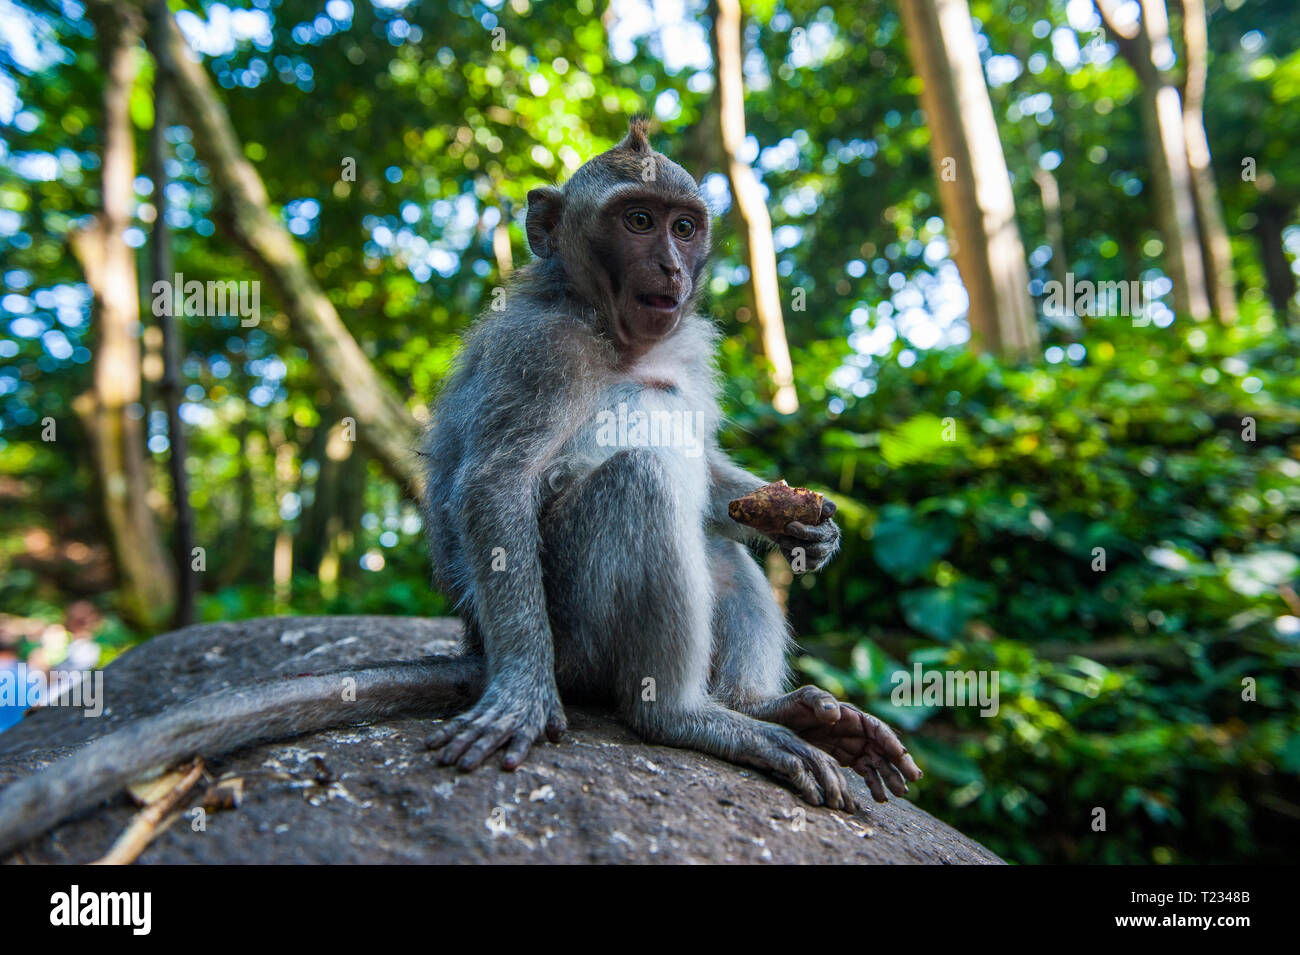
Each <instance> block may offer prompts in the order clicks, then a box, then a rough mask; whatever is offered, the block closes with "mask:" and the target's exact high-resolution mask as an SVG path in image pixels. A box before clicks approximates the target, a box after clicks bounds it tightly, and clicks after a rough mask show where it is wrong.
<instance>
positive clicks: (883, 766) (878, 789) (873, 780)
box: [853, 753, 908, 802]
mask: <svg viewBox="0 0 1300 955" xmlns="http://www.w3.org/2000/svg"><path fill="white" fill-rule="evenodd" d="M853 769H854V771H855V772H856V773H857V774H858V775H859V776H861V777H862V778H863V779H865V780H866V782H867V788H868V789H870V790H871V795H872V797H873V798H874V799H875V800H876V802H885V791H884V789H883V788H882V786H881V784H882V782H883V784H884V785H885V786H888V787H889V791H890V792H891V793H893V794H894V795H895V796H906V795H907V793H908V789H907V782H906V780H904V779H903V774H902V773H901V772H899V770H898V767H897V766H895V765H893V764H892V763H890V762H889V761H888V760H886V759H885V758H884V757H883V756H881V755H880V754H879V753H867V754H866V755H864V756H863V757H862V758H861V759H859V760H858V761H857V763H855V764H854V766H853Z"/></svg>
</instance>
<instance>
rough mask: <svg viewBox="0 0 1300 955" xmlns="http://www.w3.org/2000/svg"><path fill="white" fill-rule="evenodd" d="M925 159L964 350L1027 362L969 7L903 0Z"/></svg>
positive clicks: (1011, 203) (1005, 194)
mask: <svg viewBox="0 0 1300 955" xmlns="http://www.w3.org/2000/svg"><path fill="white" fill-rule="evenodd" d="M901 8H902V13H903V23H904V27H905V29H906V31H907V34H908V40H909V44H910V46H911V49H912V60H913V62H914V63H915V65H916V71H917V74H918V75H919V76H920V77H921V80H922V82H923V84H924V85H923V87H922V90H921V105H922V107H923V108H924V109H925V113H926V121H927V123H928V125H929V127H930V156H931V159H932V160H933V162H934V166H935V170H936V172H937V174H938V181H939V196H940V199H941V200H942V203H943V209H944V217H945V219H946V220H947V224H948V234H949V238H950V241H951V243H952V247H953V258H954V259H956V261H957V268H958V270H959V271H960V272H961V277H962V282H963V284H964V285H965V286H966V294H967V295H968V296H969V298H970V310H969V321H970V327H971V344H972V346H973V347H975V348H977V349H980V350H982V351H990V352H999V353H1006V354H1011V355H1031V354H1036V353H1037V351H1038V327H1037V323H1036V321H1035V316H1034V309H1033V302H1032V301H1031V299H1030V297H1029V270H1028V266H1027V265H1026V263H1025V249H1024V245H1023V244H1022V242H1021V240H1020V230H1019V229H1018V228H1017V226H1016V218H1015V200H1014V198H1013V197H1012V194H1011V177H1010V175H1009V174H1008V172H1007V164H1006V159H1005V157H1004V156H1003V153H1002V143H1001V141H1000V140H999V138H998V127H997V121H996V120H995V119H994V117H993V105H992V103H991V102H990V101H989V93H988V87H987V86H986V85H985V83H984V70H983V68H982V67H981V66H980V59H979V51H978V50H977V48H976V46H975V31H974V29H973V28H972V26H971V14H970V8H969V6H968V5H967V3H966V0H902V3H901Z"/></svg>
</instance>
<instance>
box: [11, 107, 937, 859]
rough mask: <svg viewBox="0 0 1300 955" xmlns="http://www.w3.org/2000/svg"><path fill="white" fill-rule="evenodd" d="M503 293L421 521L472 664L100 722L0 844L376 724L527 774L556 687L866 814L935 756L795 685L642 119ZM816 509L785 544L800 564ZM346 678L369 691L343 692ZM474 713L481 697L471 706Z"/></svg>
mask: <svg viewBox="0 0 1300 955" xmlns="http://www.w3.org/2000/svg"><path fill="white" fill-rule="evenodd" d="M527 235H528V243H529V246H530V247H531V248H532V251H533V252H534V254H535V256H536V259H535V261H533V262H532V263H530V264H529V265H528V266H526V267H525V268H523V269H521V270H520V271H519V272H518V273H517V275H516V276H515V277H514V279H513V280H512V282H511V284H510V286H509V288H508V290H507V294H506V296H505V302H504V308H501V309H500V310H492V309H489V310H488V311H486V312H485V313H484V315H483V317H482V318H481V319H480V320H479V322H478V323H477V325H476V326H475V327H474V329H473V330H472V331H471V333H470V334H469V336H468V339H467V342H466V344H465V347H464V349H463V351H462V353H461V356H460V360H459V364H458V366H457V368H456V370H455V371H454V373H453V374H452V375H451V377H450V380H449V381H448V382H447V383H446V386H445V387H444V389H443V391H442V394H441V396H440V398H439V400H438V402H437V406H436V409H435V412H434V425H433V427H432V430H431V433H430V435H429V440H428V443H427V448H426V452H425V453H426V457H427V461H428V476H429V480H428V491H427V495H426V500H425V518H426V520H425V524H426V528H427V532H428V537H429V543H430V549H431V552H432V557H433V565H434V571H435V576H436V578H437V580H438V581H439V583H440V584H441V586H442V587H443V588H444V589H445V591H446V592H447V593H448V594H450V595H451V596H452V597H453V598H454V599H455V600H456V601H457V603H458V608H459V611H460V613H461V614H462V616H463V617H464V620H465V625H466V626H465V634H466V636H465V641H464V647H463V650H462V652H461V653H460V654H458V655H456V656H452V657H431V658H427V659H424V660H419V661H413V662H404V663H388V664H377V665H375V666H373V667H368V668H364V669H350V670H342V671H335V672H333V673H325V674H318V675H313V676H303V677H297V678H293V679H282V680H275V681H268V682H266V683H261V684H258V685H256V686H253V687H250V688H247V689H242V690H228V691H222V692H218V693H214V694H209V695H208V696H204V697H200V698H199V699H197V700H194V701H192V702H190V703H188V704H183V705H181V706H178V707H175V708H172V709H169V710H165V711H163V712H162V713H160V714H158V715H156V716H153V717H149V718H147V719H143V720H140V721H137V722H136V723H133V724H131V725H130V726H127V727H125V728H124V729H121V730H118V731H116V732H114V733H111V734H108V735H106V736H103V737H101V738H99V739H97V740H94V741H93V742H91V743H89V744H88V745H87V746H85V747H83V748H82V749H80V750H78V751H77V752H75V753H73V754H72V755H70V756H68V757H66V758H64V759H62V760H60V761H58V762H56V763H54V764H52V765H51V766H50V767H49V768H47V769H46V770H45V771H43V772H41V773H38V774H36V775H34V776H31V777H27V778H25V779H22V780H20V781H18V782H16V783H14V784H13V785H11V786H9V787H8V788H7V789H5V790H4V791H3V792H2V793H0V853H3V852H5V851H7V850H9V849H11V848H13V847H14V846H16V845H20V844H21V843H22V842H24V841H26V840H27V839H30V838H31V837H33V836H35V835H37V834H39V833H40V832H41V831H43V830H44V829H46V828H48V827H49V826H51V825H53V824H54V823H56V822H58V821H59V820H60V819H62V818H65V817H66V816H67V815H69V814H70V813H73V812H76V811H78V810H80V809H84V808H86V807H88V806H91V805H94V804H95V803H96V802H98V801H100V800H102V799H103V798H105V797H106V796H108V795H111V794H112V793H113V792H115V791H117V790H118V789H120V788H121V787H122V786H123V785H125V784H126V783H127V782H130V781H131V780H132V779H134V778H137V777H139V776H140V775H142V774H144V773H145V772H146V771H148V770H150V769H152V768H158V767H161V766H165V765H168V764H170V763H172V762H175V761H177V760H179V759H183V758H186V757H189V756H193V755H204V756H216V755H220V754H221V753H225V752H230V751H232V750H235V749H238V748H240V747H241V746H244V745H246V744H248V743H251V742H254V741H258V740H265V739H276V738H285V737H289V736H293V735H296V734H299V733H303V732H307V731H310V730H315V729H320V728H323V727H327V726H332V725H339V724H345V723H356V722H361V721H364V720H369V719H378V718H382V717H386V716H395V715H409V714H414V713H430V714H438V715H443V716H448V715H451V714H455V713H460V715H458V716H455V718H453V719H450V720H448V721H447V722H445V723H442V724H440V725H439V726H438V727H437V728H436V730H435V732H434V734H433V736H432V737H431V738H430V740H429V744H430V746H431V747H432V748H434V749H436V750H438V758H439V760H440V762H442V763H444V764H451V763H455V764H456V765H457V766H459V767H460V768H461V769H462V770H472V769H474V768H475V767H477V766H479V765H480V764H481V763H482V762H483V761H484V760H486V759H487V758H488V757H489V756H491V755H492V754H493V753H496V752H498V751H501V752H502V755H501V765H502V766H503V767H504V768H506V769H513V768H514V767H517V766H518V765H519V764H520V762H521V761H522V760H523V759H524V758H525V756H526V755H527V753H528V751H529V749H530V747H532V746H533V744H534V743H536V742H537V741H538V740H539V739H541V738H543V737H545V738H548V739H551V740H556V739H558V738H559V737H560V735H561V734H562V732H563V731H564V728H565V719H564V708H563V705H562V703H561V699H562V697H569V698H572V699H579V698H581V699H587V700H593V701H600V702H604V703H607V704H609V705H612V706H614V707H616V708H617V710H618V712H619V713H620V714H621V715H622V717H623V718H624V719H625V720H626V721H627V722H628V724H629V725H630V726H631V727H632V728H633V729H634V730H635V731H636V732H638V733H639V734H641V735H642V736H643V737H644V738H646V739H647V740H650V741H653V742H657V743H663V744H667V745H670V746H681V747H687V748H691V749H696V750H700V751H702V752H705V753H710V754H713V755H715V756H719V757H721V758H723V759H727V760H730V761H732V762H735V763H743V764H746V765H749V766H755V767H759V768H761V769H763V770H766V771H768V772H770V773H772V774H773V775H774V776H776V777H778V778H780V779H781V780H783V781H785V782H786V783H787V784H788V785H790V786H791V787H793V788H794V790H795V791H796V792H798V793H799V795H800V796H802V797H803V798H804V799H805V800H807V801H808V802H809V803H812V804H813V805H826V806H829V807H832V808H835V809H843V810H848V811H852V810H853V809H854V808H856V807H855V800H854V798H853V796H852V794H851V792H850V790H849V788H848V786H847V785H846V783H845V780H844V777H843V776H842V775H841V773H840V769H839V767H840V766H841V765H843V766H846V767H849V768H851V769H852V770H853V771H854V772H857V773H859V774H861V775H862V777H863V778H864V779H865V780H866V783H867V785H868V788H869V789H870V791H871V793H872V795H873V797H874V798H876V799H877V800H881V801H883V800H884V799H885V798H886V797H885V791H886V789H888V790H889V791H891V792H893V793H894V794H896V795H901V794H903V793H905V792H906V791H907V781H909V780H912V781H914V780H917V779H919V778H920V776H921V772H920V770H919V769H918V768H917V766H916V764H915V763H914V762H913V761H912V758H911V757H910V756H909V755H908V754H907V750H906V749H905V748H904V747H903V745H902V743H901V742H899V740H898V738H897V737H896V736H895V735H894V733H893V732H892V731H891V730H890V729H889V728H888V727H887V726H886V725H885V724H883V723H882V722H880V721H879V720H877V719H876V718H875V717H873V716H871V715H869V714H867V713H864V712H862V711H861V710H859V709H857V708H856V707H854V706H852V705H850V704H847V703H841V702H839V701H837V700H836V699H835V698H834V697H833V696H832V695H831V694H829V693H827V692H825V691H823V690H820V689H817V688H815V687H811V686H805V687H802V688H800V689H797V690H795V691H793V692H788V693H787V692H786V686H787V681H788V679H789V671H788V667H787V663H786V655H787V651H788V650H789V647H790V636H789V632H788V628H787V626H786V623H785V620H784V617H783V615H782V613H781V611H780V609H779V607H778V604H777V603H776V600H775V598H774V597H773V595H772V592H771V590H770V588H769V586H768V583H767V580H766V578H765V577H764V575H763V574H762V572H761V571H760V570H759V567H758V564H757V563H756V561H755V560H754V558H753V557H752V556H751V555H750V553H749V551H748V549H747V547H746V545H747V544H758V543H768V542H769V539H768V538H767V537H765V536H764V535H761V534H758V533H757V532H756V531H754V530H752V529H750V528H748V527H746V526H744V525H741V524H739V523H737V522H735V521H733V520H732V519H731V518H730V517H729V515H728V513H727V505H728V502H730V501H731V500H733V499H735V498H739V497H742V496H743V495H746V494H748V493H750V492H752V491H754V490H755V489H757V488H759V487H760V486H762V485H763V484H764V482H763V481H762V480H760V479H759V478H757V477H755V476H754V475H752V474H749V473H747V472H746V471H744V470H742V469H741V468H739V467H737V466H736V465H734V464H732V463H731V461H729V460H728V459H727V457H726V456H725V455H724V454H723V453H722V452H721V450H719V447H718V445H717V441H716V432H717V429H718V426H719V419H720V414H719V410H718V405H717V396H716V392H717V385H716V380H715V377H716V376H715V372H714V366H713V352H714V346H715V340H716V333H715V331H714V329H713V327H712V326H711V325H710V323H709V322H708V321H707V320H706V319H705V318H703V317H701V316H700V315H699V314H697V312H696V302H697V300H698V298H699V295H700V291H701V279H702V276H703V275H704V270H705V266H706V263H707V261H708V253H709V235H710V222H709V213H708V209H707V207H706V206H705V203H704V201H703V198H702V197H701V194H700V191H699V188H698V187H697V185H696V183H695V181H694V180H693V179H692V178H691V177H690V176H689V175H688V174H687V173H686V172H685V170H683V169H682V168H681V167H680V166H678V165H677V164H676V163H674V162H672V161H671V160H669V159H668V158H667V157H665V156H663V155H661V154H660V153H658V152H656V151H655V150H654V149H653V148H652V147H651V146H650V144H649V142H648V140H647V138H646V125H645V122H644V121H643V120H634V121H633V122H632V124H631V128H630V130H629V132H628V134H627V136H626V138H624V139H623V141H622V142H620V143H619V144H618V145H617V146H616V147H614V148H613V149H611V150H609V151H608V152H605V153H603V154H601V155H600V156H597V157H596V158H594V159H592V160H591V161H590V162H588V163H586V164H585V165H584V166H582V168H580V169H579V170H578V171H577V172H576V173H575V174H574V175H573V177H572V178H571V179H570V180H569V181H568V182H567V183H566V184H565V186H564V187H563V188H562V189H560V188H554V187H546V188H541V189H534V190H533V191H532V192H530V193H529V195H528V216H527ZM833 512H834V505H833V504H831V503H830V502H827V503H826V505H825V511H824V513H823V515H822V518H823V519H822V520H820V521H818V522H817V523H813V524H806V523H800V522H792V523H790V524H788V525H787V526H786V527H785V533H784V534H777V535H775V536H774V537H772V538H771V539H770V543H774V544H775V545H776V546H778V547H780V549H781V550H782V552H783V553H784V554H785V555H786V556H787V558H792V559H793V558H798V559H799V560H800V562H801V563H803V564H804V565H805V566H806V569H808V570H816V569H818V568H820V567H821V566H823V565H824V564H825V563H826V562H827V561H828V560H830V558H831V557H832V556H833V555H834V553H835V551H836V549H837V548H838V545H839V533H840V532H839V528H838V527H837V526H836V524H835V522H834V520H833V519H831V517H830V515H831V514H832V513H833ZM345 677H346V678H352V679H354V680H356V699H355V701H352V702H347V701H345V700H344V699H343V696H342V694H341V693H340V692H339V688H340V685H341V681H342V680H343V679H344V678H345ZM466 707H468V709H466Z"/></svg>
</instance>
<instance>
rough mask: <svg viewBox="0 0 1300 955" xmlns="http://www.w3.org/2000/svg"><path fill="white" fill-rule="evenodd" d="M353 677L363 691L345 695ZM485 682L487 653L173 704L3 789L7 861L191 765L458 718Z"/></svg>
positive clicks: (2, 851) (0, 818) (1, 840)
mask: <svg viewBox="0 0 1300 955" xmlns="http://www.w3.org/2000/svg"><path fill="white" fill-rule="evenodd" d="M349 678H350V679H352V680H354V681H355V694H352V693H348V694H347V696H348V697H349V699H345V693H344V690H345V689H350V686H348V685H346V684H344V682H343V681H344V680H345V679H349ZM482 685H483V660H482V658H481V657H478V656H462V657H427V658H424V659H421V660H410V661H403V662H395V663H379V664H374V665H368V666H364V667H361V668H354V669H341V670H334V671H331V672H328V673H320V674H312V675H305V676H296V677H287V678H283V679H278V680H269V681H266V682H263V683H258V684H254V685H253V686H249V687H243V688H239V689H227V690H219V691H217V692H215V693H210V694H208V695H206V696H201V697H198V698H197V699H195V700H192V701H190V702H188V703H183V704H179V705H177V706H173V707H169V708H168V709H165V710H163V711H162V712H161V713H158V714H157V715H155V716H150V717H146V718H145V719H142V720H139V721H137V722H135V723H131V724H130V725H128V726H125V727H123V728H122V729H119V730H117V731H115V732H112V733H109V734H107V735H105V736H101V737H99V738H98V739H95V740H92V741H91V742H89V743H87V744H86V745H85V746H83V747H81V748H80V749H77V750H75V751H74V752H72V753H69V754H68V755H67V756H64V757H62V758H61V759H59V760H57V761H56V762H54V763H51V764H50V765H49V766H48V767H46V768H45V769H44V770H42V771H41V772H39V773H36V774H34V775H32V776H27V777H24V778H23V779H20V780H18V781H17V782H15V783H13V784H11V785H10V786H8V787H7V788H5V789H4V790H3V791H0V857H3V856H5V855H7V854H8V853H9V852H11V851H13V850H14V849H16V848H18V847H19V846H21V845H23V844H24V843H26V842H28V841H29V840H31V839H34V838H35V837H36V836H39V835H40V834H41V833H43V832H45V831H46V830H47V829H51V828H53V827H54V826H55V825H57V824H58V823H60V822H62V821H63V820H64V819H66V818H68V817H69V816H71V815H73V814H75V813H78V812H81V811H82V810H84V809H89V808H90V807H91V806H94V805H96V804H98V803H100V802H102V801H103V800H104V799H106V798H108V797H109V796H112V795H113V794H115V793H117V792H120V791H121V790H122V789H123V788H125V787H126V786H127V785H128V784H130V783H132V782H134V781H136V780H137V779H140V778H142V777H144V776H146V775H148V774H149V773H150V772H151V771H155V770H161V769H165V768H166V767H168V766H170V765H172V764H174V763H176V762H179V761H181V760H184V759H189V758H192V757H194V756H206V757H213V756H220V755H222V754H224V753H229V752H232V751H234V750H237V749H240V748H242V747H244V746H247V745H249V744H250V743H255V742H259V741H262V740H270V739H286V738H289V737H293V736H297V735H300V734H302V733H309V732H312V731H314V730H320V729H326V728H328V727H331V726H340V725H346V724H354V723H364V722H368V721H372V720H376V719H382V718H384V717H396V716H416V715H423V714H429V715H435V714H441V715H450V714H451V713H454V712H459V711H461V710H464V709H466V708H467V707H469V706H470V705H472V704H473V702H474V700H475V699H476V698H477V697H478V695H479V694H480V692H481V691H482Z"/></svg>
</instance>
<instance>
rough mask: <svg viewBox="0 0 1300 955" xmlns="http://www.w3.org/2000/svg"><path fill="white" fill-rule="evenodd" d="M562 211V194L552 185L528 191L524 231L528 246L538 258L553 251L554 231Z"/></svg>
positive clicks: (544, 256) (547, 255) (546, 255)
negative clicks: (526, 235)
mask: <svg viewBox="0 0 1300 955" xmlns="http://www.w3.org/2000/svg"><path fill="white" fill-rule="evenodd" d="M563 211H564V194H563V193H562V192H560V190H559V189H556V188H555V187H554V186H543V187H542V188H540V189H532V190H530V191H529V193H528V217H527V218H526V219H525V220H524V231H525V232H526V233H527V234H528V247H529V248H530V249H532V250H533V255H535V256H537V257H538V258H539V259H545V258H549V257H550V255H551V254H552V253H553V252H554V251H555V239H554V232H555V227H556V226H558V225H559V224H560V213H561V212H563Z"/></svg>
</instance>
